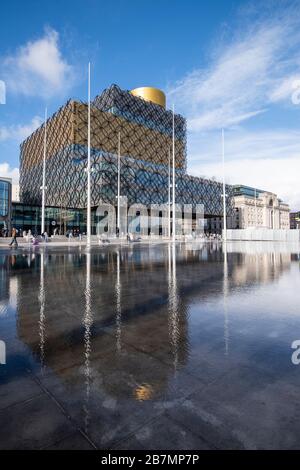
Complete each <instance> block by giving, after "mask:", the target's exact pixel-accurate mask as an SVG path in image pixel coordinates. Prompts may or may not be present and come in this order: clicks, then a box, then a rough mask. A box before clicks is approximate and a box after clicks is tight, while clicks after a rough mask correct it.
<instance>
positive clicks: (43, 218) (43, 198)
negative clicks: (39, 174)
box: [41, 108, 47, 234]
mask: <svg viewBox="0 0 300 470" xmlns="http://www.w3.org/2000/svg"><path fill="white" fill-rule="evenodd" d="M46 152H47V108H46V109H45V124H44V157H43V181H42V186H41V190H42V223H41V233H42V234H43V233H44V232H45V190H46V189H47V188H46Z"/></svg>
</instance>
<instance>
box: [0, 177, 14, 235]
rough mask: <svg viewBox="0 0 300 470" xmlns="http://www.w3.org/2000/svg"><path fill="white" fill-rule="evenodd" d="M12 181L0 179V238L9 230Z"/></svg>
mask: <svg viewBox="0 0 300 470" xmlns="http://www.w3.org/2000/svg"><path fill="white" fill-rule="evenodd" d="M11 194H12V180H11V179H10V178H2V177H0V236H3V235H5V234H6V233H8V232H9V231H10V229H11V217H12V214H11V197H12V196H11Z"/></svg>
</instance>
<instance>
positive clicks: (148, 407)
mask: <svg viewBox="0 0 300 470" xmlns="http://www.w3.org/2000/svg"><path fill="white" fill-rule="evenodd" d="M0 266H1V276H0V294H1V302H0V340H2V341H4V342H5V344H6V364H3V365H0V422H1V430H0V448H4V449H6V448H14V449H23V448H29V449H36V448H58V449H64V448H68V449H70V448H71V449H73V448H74V449H76V448H79V449H87V448H90V449H92V448H106V449H107V448H114V449H213V448H220V449H240V448H242V449H243V448H246V449H255V448H293V449H295V448H300V421H299V418H300V406H299V399H298V396H299V393H298V390H299V384H300V365H299V366H297V365H295V364H293V363H292V360H291V356H292V353H293V349H292V348H291V344H292V342H293V341H294V340H297V339H300V311H299V305H300V302H299V301H300V282H299V281H300V276H299V248H298V246H296V247H295V246H293V245H281V244H279V243H277V244H270V243H268V242H264V243H255V242H252V243H248V244H247V243H240V244H239V243H235V244H228V246H227V250H226V252H225V253H224V252H223V251H222V246H221V245H219V244H205V245H197V244H196V245H195V244H191V245H189V244H176V246H173V245H172V244H170V245H168V244H160V245H148V244H133V245H130V246H122V247H116V246H115V247H114V246H108V247H105V248H92V249H91V251H90V252H89V253H87V252H86V251H85V249H84V248H83V247H82V248H80V247H72V246H71V247H69V248H58V247H51V246H49V247H47V248H45V249H44V248H36V249H35V250H34V249H33V250H32V251H28V250H27V249H22V248H20V249H18V250H14V249H12V250H10V251H9V250H7V249H2V250H1V251H0Z"/></svg>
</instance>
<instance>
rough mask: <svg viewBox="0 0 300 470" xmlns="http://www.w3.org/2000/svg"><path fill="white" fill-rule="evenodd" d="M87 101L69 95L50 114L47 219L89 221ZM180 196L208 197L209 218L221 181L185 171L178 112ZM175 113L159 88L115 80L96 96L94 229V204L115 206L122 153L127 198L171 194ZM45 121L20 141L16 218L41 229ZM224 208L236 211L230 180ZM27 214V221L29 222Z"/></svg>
mask: <svg viewBox="0 0 300 470" xmlns="http://www.w3.org/2000/svg"><path fill="white" fill-rule="evenodd" d="M87 122H88V106H87V104H86V103H83V102H79V101H74V100H72V101H68V102H67V103H66V104H65V105H64V106H62V107H61V108H60V109H59V110H58V111H57V112H56V113H55V114H54V115H53V116H52V117H50V118H49V119H48V121H47V155H46V186H47V190H46V206H48V208H47V210H46V227H47V230H48V231H49V232H50V233H51V231H52V230H51V228H54V227H58V228H59V229H61V231H62V232H63V231H64V228H71V227H75V226H79V227H80V228H81V229H82V230H83V231H84V230H85V227H86V206H87V199H86V187H87V172H86V165H87V139H88V133H87V128H88V127H87ZM174 129H175V167H176V203H177V204H180V205H183V204H191V205H192V208H193V211H195V206H196V204H203V205H204V212H205V218H206V219H207V220H208V223H207V226H208V227H210V219H213V218H216V217H221V215H222V213H223V206H222V185H221V183H219V182H217V181H214V180H209V179H204V178H198V177H194V176H190V175H188V174H187V171H186V167H187V155H186V153H187V152H186V120H185V119H184V118H183V117H182V116H181V115H179V114H175V116H174ZM172 130H173V113H172V111H170V110H167V109H166V107H165V95H164V93H163V92H162V91H160V90H157V89H155V88H148V87H145V88H139V89H136V90H133V91H124V90H121V89H120V88H119V87H118V86H116V85H112V86H111V87H109V88H108V89H106V90H104V91H103V93H101V94H100V95H99V96H96V98H95V99H94V100H93V101H92V102H91V161H92V172H91V180H92V194H91V201H92V208H93V209H92V211H93V212H92V232H93V233H96V223H97V216H96V208H97V206H98V205H99V204H100V203H101V202H103V203H110V204H112V205H114V206H116V203H117V201H116V196H117V180H118V154H119V152H120V155H121V158H120V161H121V171H120V187H121V190H120V194H121V196H126V197H127V201H128V206H131V205H132V204H143V205H144V206H146V207H147V208H148V209H149V208H150V205H151V204H166V203H167V202H168V178H169V171H170V161H171V162H172V141H173V139H172ZM43 149H44V125H42V126H41V127H39V128H38V129H37V130H36V131H35V132H34V133H33V134H32V135H30V136H29V137H28V138H27V139H26V140H25V141H24V142H23V143H22V144H21V154H20V202H19V203H15V204H14V208H13V211H14V214H13V217H14V220H15V223H16V224H17V225H22V226H23V227H25V228H28V226H29V225H31V226H35V228H36V230H37V231H39V228H40V227H39V223H40V222H39V221H40V206H41V190H40V187H41V184H42V169H43ZM226 192H227V195H228V197H227V216H228V218H229V219H230V218H231V217H232V215H233V213H234V208H233V199H232V188H231V186H227V188H226ZM27 222H28V223H27Z"/></svg>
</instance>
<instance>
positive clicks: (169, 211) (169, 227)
mask: <svg viewBox="0 0 300 470" xmlns="http://www.w3.org/2000/svg"><path fill="white" fill-rule="evenodd" d="M170 160H171V150H170V148H169V166H168V169H169V174H168V237H169V238H170V237H171V161H170Z"/></svg>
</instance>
